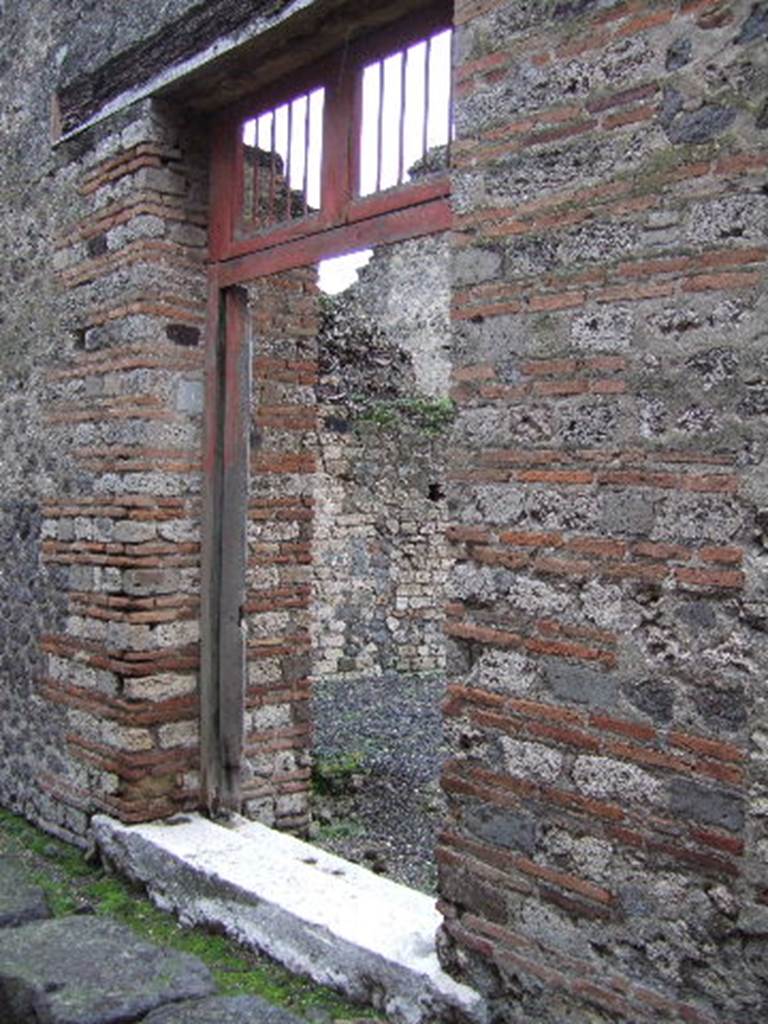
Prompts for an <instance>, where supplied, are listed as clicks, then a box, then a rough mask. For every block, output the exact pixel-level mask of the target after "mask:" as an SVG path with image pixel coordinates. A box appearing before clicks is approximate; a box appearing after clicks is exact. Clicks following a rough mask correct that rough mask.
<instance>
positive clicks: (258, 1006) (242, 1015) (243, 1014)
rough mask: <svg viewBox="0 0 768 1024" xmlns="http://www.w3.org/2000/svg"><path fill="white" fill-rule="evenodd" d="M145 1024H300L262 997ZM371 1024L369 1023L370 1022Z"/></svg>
mask: <svg viewBox="0 0 768 1024" xmlns="http://www.w3.org/2000/svg"><path fill="white" fill-rule="evenodd" d="M142 1024H300V1022H299V1018H298V1017H294V1016H293V1014H292V1013H288V1011H287V1010H283V1009H281V1007H279V1006H273V1005H272V1004H271V1003H267V1002H265V1000H263V999H260V998H259V997H258V996H214V997H213V998H211V999H196V1000H194V1001H193V1002H185V1003H175V1004H174V1005H173V1006H163V1007H162V1008H161V1009H159V1010H153V1011H152V1013H150V1014H149V1016H148V1017H145V1018H144V1020H143V1022H142ZM366 1024H369V1022H366Z"/></svg>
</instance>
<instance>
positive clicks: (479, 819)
mask: <svg viewBox="0 0 768 1024" xmlns="http://www.w3.org/2000/svg"><path fill="white" fill-rule="evenodd" d="M464 824H465V825H466V827H467V828H468V829H469V830H470V831H471V832H472V833H473V835H475V836H477V838H478V839H482V840H484V841H485V842H489V843H496V844H498V845H499V846H505V847H507V849H511V850H520V851H522V852H523V853H533V851H534V848H535V846H536V819H535V818H534V817H533V815H531V814H525V813H520V812H516V811H508V810H504V811H502V810H498V809H496V808H495V807H483V806H482V805H480V804H478V805H477V806H476V807H475V808H472V809H471V810H467V811H465V815H464Z"/></svg>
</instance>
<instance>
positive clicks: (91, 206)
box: [35, 104, 207, 829]
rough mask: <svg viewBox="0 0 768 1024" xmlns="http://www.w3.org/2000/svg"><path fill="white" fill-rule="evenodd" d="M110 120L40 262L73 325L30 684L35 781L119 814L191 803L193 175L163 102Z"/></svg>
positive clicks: (200, 313) (54, 413) (197, 169)
mask: <svg viewBox="0 0 768 1024" xmlns="http://www.w3.org/2000/svg"><path fill="white" fill-rule="evenodd" d="M124 122H125V123H124V125H123V126H120V125H118V124H116V125H114V126H113V127H112V129H111V131H110V132H109V133H108V134H105V135H104V137H103V138H102V139H101V141H100V142H99V143H98V145H96V146H94V148H93V149H92V150H91V152H90V153H89V154H88V155H87V156H86V157H85V158H84V159H83V160H82V162H81V163H80V164H79V165H78V175H79V182H78V186H79V196H77V197H75V198H76V202H73V204H72V209H73V213H75V214H76V216H75V217H74V219H71V220H70V221H69V223H67V224H66V226H65V228H64V229H63V231H62V232H61V233H60V236H59V238H58V240H57V246H56V252H55V256H54V267H55V270H56V273H57V278H58V285H59V287H60V289H61V293H62V294H63V295H65V296H66V300H67V303H68V308H69V310H70V317H71V319H70V323H71V325H72V327H71V330H70V332H69V334H68V336H67V338H66V339H62V342H63V343H62V344H61V346H60V350H59V355H58V359H57V360H56V361H55V362H54V364H53V365H52V366H51V368H50V369H49V370H48V372H47V379H46V400H45V408H44V411H43V413H42V417H43V419H44V422H45V424H46V426H47V429H49V430H50V431H51V433H52V435H53V437H54V441H55V443H56V444H58V445H59V446H60V448H61V449H62V451H63V452H65V453H66V465H67V473H66V475H65V476H59V477H58V479H56V480H54V481H53V482H52V485H51V487H50V492H49V494H48V495H47V497H46V500H45V502H44V505H43V510H42V514H43V520H42V524H41V535H42V544H41V549H42V557H43V561H44V564H45V565H47V566H48V567H50V569H51V570H52V569H53V568H55V569H56V571H57V572H58V576H57V580H58V590H59V593H60V597H61V600H62V602H63V606H64V608H65V610H66V614H65V616H63V617H62V618H61V619H60V621H59V623H58V628H57V629H56V630H54V631H49V632H47V633H46V634H44V635H43V636H42V638H41V648H42V650H43V652H44V653H45V655H46V656H47V664H46V665H45V666H44V667H43V670H42V672H41V674H40V678H38V680H37V695H38V698H39V699H40V700H42V701H43V702H44V705H45V706H46V707H47V708H48V709H49V710H48V712H47V714H48V715H49V716H52V717H54V718H56V717H58V720H59V721H60V722H61V723H62V724H61V730H62V739H63V747H62V749H60V750H59V760H58V764H57V766H56V770H52V771H49V770H46V771H41V772H39V773H38V774H37V777H36V780H35V781H36V783H37V784H38V785H39V787H40V788H41V789H42V790H43V791H44V792H46V793H48V794H49V795H50V796H51V797H52V798H53V800H54V801H56V802H57V803H58V804H59V805H63V806H70V807H75V808H78V809H79V810H80V811H81V812H85V813H90V812H92V811H94V810H105V811H107V812H109V813H114V814H116V815H117V816H119V817H120V818H122V819H123V820H126V821H131V820H146V819H147V818H152V817H159V816H162V815H166V814H168V813H170V812H172V811H173V810H175V809H177V808H179V807H185V806H195V805H196V802H197V788H198V779H197V762H198V752H197V736H198V726H197V715H198V699H197V671H196V670H197V667H198V663H199V656H198V639H199V623H198V609H199V588H200V575H199V516H200V501H199V492H200V444H201V441H200V432H201V418H202V329H203V325H204V314H205V271H204V256H205V245H206V230H205V225H206V190H207V185H206V158H205V155H204V154H202V153H200V152H199V151H197V150H196V149H195V147H194V145H193V144H192V142H191V140H190V139H189V137H188V133H187V131H186V129H185V126H184V125H183V124H182V123H180V122H179V121H178V119H177V118H176V117H173V116H171V115H170V113H169V112H168V111H165V110H164V109H163V108H162V106H153V105H150V104H146V105H140V106H139V107H136V108H134V109H133V110H132V112H131V114H130V115H129V116H128V117H127V118H124ZM78 206H79V208H78ZM70 216H71V215H70ZM85 824H86V819H85V817H83V818H82V826H81V827H82V828H83V829H84V827H85Z"/></svg>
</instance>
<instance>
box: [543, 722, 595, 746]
mask: <svg viewBox="0 0 768 1024" xmlns="http://www.w3.org/2000/svg"><path fill="white" fill-rule="evenodd" d="M527 731H528V732H529V733H530V734H531V735H532V736H537V737H539V738H540V739H547V740H552V741H553V742H555V743H564V744H566V745H567V746H569V747H578V748H579V749H581V750H591V751H598V750H599V749H600V743H599V742H598V740H596V739H595V737H594V736H590V735H589V733H586V732H582V731H581V730H580V729H568V728H566V727H565V726H562V725H547V724H546V723H544V722H529V723H528V726H527Z"/></svg>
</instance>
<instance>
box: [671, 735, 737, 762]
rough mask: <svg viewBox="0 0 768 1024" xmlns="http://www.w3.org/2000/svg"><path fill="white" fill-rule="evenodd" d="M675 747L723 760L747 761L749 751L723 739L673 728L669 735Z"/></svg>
mask: <svg viewBox="0 0 768 1024" xmlns="http://www.w3.org/2000/svg"><path fill="white" fill-rule="evenodd" d="M667 739H668V740H669V742H670V743H671V744H672V746H673V747H681V748H682V749H683V750H690V751H692V752H693V753H695V754H704V755H706V756H707V757H716V758H718V759H719V760H721V761H745V760H746V759H747V752H746V751H745V750H742V748H741V747H737V746H736V745H735V744H733V743H724V742H723V741H722V740H712V739H708V738H707V737H705V736H692V735H691V734H690V733H685V732H678V731H677V730H673V731H672V732H670V733H669V734H668V736H667Z"/></svg>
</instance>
